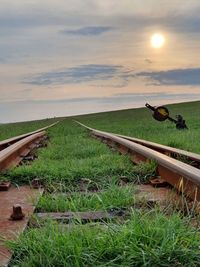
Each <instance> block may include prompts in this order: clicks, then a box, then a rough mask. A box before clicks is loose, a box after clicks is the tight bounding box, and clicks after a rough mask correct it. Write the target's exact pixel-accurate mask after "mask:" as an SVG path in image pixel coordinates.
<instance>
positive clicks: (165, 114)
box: [145, 103, 188, 130]
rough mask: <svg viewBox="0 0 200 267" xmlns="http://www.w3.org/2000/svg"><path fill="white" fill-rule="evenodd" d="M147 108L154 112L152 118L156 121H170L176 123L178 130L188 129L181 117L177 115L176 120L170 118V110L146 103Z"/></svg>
mask: <svg viewBox="0 0 200 267" xmlns="http://www.w3.org/2000/svg"><path fill="white" fill-rule="evenodd" d="M145 106H146V107H147V108H148V109H150V110H151V111H153V114H152V116H153V118H154V119H155V120H157V121H165V120H167V119H168V120H169V121H171V122H174V123H175V124H176V129H178V130H183V129H188V127H187V125H186V123H185V120H184V119H183V117H182V116H181V115H176V119H173V118H171V117H170V116H169V110H168V109H167V108H166V107H164V106H159V107H153V106H151V105H149V104H148V103H146V104H145Z"/></svg>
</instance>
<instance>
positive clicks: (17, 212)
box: [10, 204, 25, 221]
mask: <svg viewBox="0 0 200 267" xmlns="http://www.w3.org/2000/svg"><path fill="white" fill-rule="evenodd" d="M24 217H25V215H24V213H23V212H22V207H21V205H20V204H15V205H14V206H13V213H12V214H11V216H10V220H13V221H18V220H23V218H24Z"/></svg>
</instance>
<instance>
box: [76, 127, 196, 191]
mask: <svg viewBox="0 0 200 267" xmlns="http://www.w3.org/2000/svg"><path fill="white" fill-rule="evenodd" d="M79 125H81V126H83V127H85V128H87V129H88V130H90V131H91V132H92V133H93V134H94V135H96V136H99V137H103V138H107V139H110V140H112V141H114V142H116V143H118V144H120V145H123V146H124V147H127V148H128V149H129V150H130V151H133V152H136V153H139V154H141V155H144V156H145V157H146V158H149V159H152V160H155V161H156V162H157V163H158V164H159V165H161V166H163V167H165V168H167V169H171V170H173V172H175V173H178V174H179V175H180V177H181V176H183V177H186V178H187V179H188V180H190V181H191V182H192V183H194V184H196V185H197V186H198V187H200V170H199V169H197V168H195V167H193V166H190V165H188V164H186V163H183V162H181V161H179V160H176V159H173V158H171V157H169V156H167V155H164V154H162V153H160V152H157V151H155V150H153V149H151V148H148V147H145V146H143V145H141V144H138V143H135V142H133V141H130V140H127V139H125V138H122V137H119V136H117V135H115V134H112V133H107V132H104V131H99V130H95V129H93V128H90V127H87V126H85V125H84V124H82V123H79Z"/></svg>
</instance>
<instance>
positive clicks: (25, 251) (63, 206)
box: [0, 102, 200, 267]
mask: <svg viewBox="0 0 200 267" xmlns="http://www.w3.org/2000/svg"><path fill="white" fill-rule="evenodd" d="M168 108H169V110H170V113H171V116H172V117H174V116H175V115H176V114H181V115H183V117H184V118H185V119H186V123H187V125H188V128H189V130H185V131H178V130H176V128H175V125H174V124H173V123H171V122H169V121H165V122H162V123H161V122H157V121H155V120H153V119H152V117H151V114H150V111H149V110H147V109H133V110H124V111H116V112H106V113H99V114H91V115H85V116H77V117H75V119H77V120H79V121H81V122H82V123H85V124H87V125H88V126H90V127H94V128H97V129H99V130H105V131H110V132H115V133H119V134H124V135H129V136H133V137H138V138H143V139H146V140H150V141H155V142H158V143H162V144H166V145H171V146H174V147H177V148H181V149H185V150H189V151H193V152H197V153H200V146H199V139H200V131H199V126H200V120H199V117H200V116H199V115H200V102H194V103H185V104H176V105H168ZM49 122H50V121H48V123H47V121H40V122H38V124H37V122H32V123H30V124H29V123H27V126H26V123H23V124H21V123H20V124H15V127H14V128H13V129H14V131H13V132H9V129H12V125H1V128H0V129H1V131H2V134H1V135H0V138H1V137H2V138H5V136H6V133H9V134H8V135H9V136H6V138H7V137H10V135H14V134H13V133H14V132H15V133H16V134H21V133H24V132H26V131H29V130H27V129H30V130H35V129H36V128H40V127H42V126H45V125H46V124H49ZM28 124H29V125H28ZM22 127H23V129H22ZM26 127H27V128H26ZM31 127H32V128H31ZM48 133H49V137H50V142H49V144H48V147H47V148H45V149H40V150H38V159H37V160H35V161H34V162H33V163H32V164H31V165H23V166H20V167H19V168H14V169H12V170H10V171H9V172H8V173H6V174H5V175H4V176H2V179H5V178H7V179H10V180H11V181H13V182H15V183H17V184H20V183H29V182H30V181H31V180H32V179H33V178H36V177H37V178H40V179H41V180H42V181H43V183H44V184H45V186H46V189H47V190H48V191H49V192H51V193H52V192H54V193H57V195H56V194H54V195H52V194H46V195H44V196H43V197H42V198H41V200H40V202H39V204H38V206H37V210H40V211H69V210H71V211H86V210H109V209H115V208H124V207H129V208H130V207H131V206H132V207H133V210H132V216H131V218H130V219H129V220H127V221H125V222H124V224H119V223H117V222H115V223H114V222H111V221H110V222H109V223H107V224H104V225H101V224H97V225H95V226H94V225H93V226H91V225H90V224H89V225H81V224H74V225H70V226H69V227H66V226H61V225H59V224H57V223H54V222H53V221H51V220H49V221H47V222H45V224H44V225H41V227H40V228H37V229H31V228H29V229H27V231H26V232H25V233H24V235H22V236H21V238H20V240H19V241H15V242H10V243H9V246H11V247H12V248H13V249H15V256H14V257H13V260H12V263H11V266H28V267H29V266H30V267H33V266H34V267H35V266H56V267H57V266H70V267H71V266H77V267H79V266H80V267H82V266H84V267H86V266H87V267H90V266H102V267H103V266H109V267H114V266H116V267H117V266H123V267H129V266H136V267H137V266H138V267H140V266H149V267H154V266H155V267H157V266H173V267H176V266H187V267H189V266H190V267H193V266H200V264H199V262H200V253H199V241H200V233H199V230H198V229H196V228H194V227H192V226H191V223H190V221H189V217H190V216H189V215H190V214H188V216H186V217H184V218H182V217H181V216H180V215H179V214H178V213H177V212H175V211H174V214H172V215H169V214H167V215H166V214H164V211H163V212H161V211H158V210H151V211H147V210H143V211H142V210H140V211H139V210H134V204H135V196H134V187H131V186H125V187H117V185H118V183H119V181H120V178H121V176H127V177H128V180H129V181H132V182H133V183H140V182H142V183H144V182H146V181H148V179H149V177H151V176H152V175H154V173H155V169H156V163H155V162H150V163H145V164H141V165H139V166H134V165H133V164H132V163H131V161H130V159H129V157H128V156H121V155H119V154H118V153H117V152H113V151H111V150H110V149H109V148H108V147H107V146H106V145H105V144H103V143H100V142H99V141H97V140H95V139H93V138H91V137H90V136H89V134H88V132H87V130H85V129H84V128H82V127H80V126H79V125H77V124H76V123H75V122H74V121H73V120H72V118H67V119H66V120H64V121H62V122H61V123H59V124H58V125H57V126H56V127H53V128H51V129H49V130H48ZM3 136H4V137H3ZM82 181H87V183H86V184H87V189H88V190H91V189H93V188H96V187H97V188H98V189H99V190H102V191H101V192H98V193H94V194H93V195H89V196H87V195H84V194H82V193H80V192H77V191H78V190H80V187H81V183H82ZM72 191H73V193H72ZM74 191H76V192H74ZM58 193H59V194H58ZM64 194H66V195H64ZM69 194H71V195H70V196H69ZM170 214H171V211H170Z"/></svg>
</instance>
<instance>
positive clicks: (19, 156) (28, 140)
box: [0, 122, 58, 173]
mask: <svg viewBox="0 0 200 267" xmlns="http://www.w3.org/2000/svg"><path fill="white" fill-rule="evenodd" d="M57 123H58V122H55V123H53V124H50V125H48V126H46V127H43V128H40V129H37V130H36V131H33V132H29V133H26V134H23V135H19V136H15V137H13V138H9V139H6V140H3V141H1V142H0V172H1V173H2V172H5V171H7V170H8V169H9V168H11V167H14V166H17V165H18V164H19V163H20V162H21V161H22V160H23V159H24V158H25V157H26V156H27V155H28V154H29V153H30V151H31V150H33V149H34V148H37V147H38V146H40V143H41V142H42V141H43V140H45V138H46V137H45V136H46V131H45V130H46V129H48V128H51V127H53V126H55V125H56V124H57Z"/></svg>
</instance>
